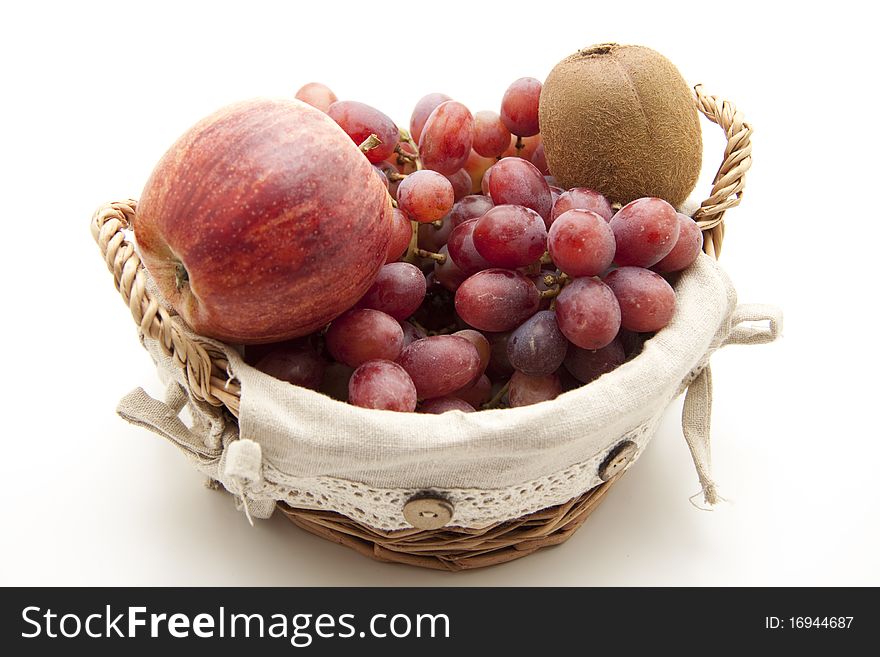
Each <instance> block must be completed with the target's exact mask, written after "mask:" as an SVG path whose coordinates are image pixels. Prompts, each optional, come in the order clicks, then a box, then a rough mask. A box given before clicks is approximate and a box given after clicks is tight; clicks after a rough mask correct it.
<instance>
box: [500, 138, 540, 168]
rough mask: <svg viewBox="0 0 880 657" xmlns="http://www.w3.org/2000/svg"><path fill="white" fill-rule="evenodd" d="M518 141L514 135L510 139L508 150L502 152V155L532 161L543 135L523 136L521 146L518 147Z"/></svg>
mask: <svg viewBox="0 0 880 657" xmlns="http://www.w3.org/2000/svg"><path fill="white" fill-rule="evenodd" d="M516 142H517V139H516V137H512V138H511V140H510V146H508V147H507V150H506V151H504V152H503V153H502V154H501V157H519V158H522V159H524V160H528V161H529V162H531V161H532V155H534V154H535V151H536V150H537V149H538V146H539V145H540V144H541V143H542V142H543V140H542V139H541V135H533V136H531V137H523V138H522V140H521V142H520V148H517V147H516Z"/></svg>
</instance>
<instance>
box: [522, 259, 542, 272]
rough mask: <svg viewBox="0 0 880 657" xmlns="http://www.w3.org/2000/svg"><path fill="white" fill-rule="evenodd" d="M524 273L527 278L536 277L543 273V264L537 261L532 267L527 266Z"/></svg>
mask: <svg viewBox="0 0 880 657" xmlns="http://www.w3.org/2000/svg"><path fill="white" fill-rule="evenodd" d="M524 273H525V275H526V276H535V275H536V274H540V273H541V263H540V262H539V261H537V260H535V262H533V263H532V264H530V265H526V267H525V269H524Z"/></svg>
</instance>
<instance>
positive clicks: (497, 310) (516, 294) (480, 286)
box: [455, 224, 613, 331]
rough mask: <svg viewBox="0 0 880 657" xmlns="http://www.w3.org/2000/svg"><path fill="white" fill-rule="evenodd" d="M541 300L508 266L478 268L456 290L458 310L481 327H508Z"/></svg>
mask: <svg viewBox="0 0 880 657" xmlns="http://www.w3.org/2000/svg"><path fill="white" fill-rule="evenodd" d="M462 225H466V224H462ZM609 292H610V290H609ZM612 298H613V295H612ZM540 303H541V295H540V294H539V293H538V288H536V287H535V284H534V283H532V281H530V280H529V279H528V278H526V277H525V276H523V275H522V274H520V273H519V272H515V271H510V270H507V269H487V270H485V271H481V272H477V273H476V274H474V275H473V276H471V277H470V278H468V279H467V280H466V281H465V282H464V283H462V284H461V285H459V287H458V290H456V291H455V310H456V312H458V315H459V316H460V317H461V318H462V319H463V320H464V321H466V322H467V323H468V324H470V325H471V326H473V327H474V328H477V329H479V330H481V331H508V330H510V329H512V328H514V327H515V326H518V325H519V324H521V323H522V322H523V321H525V320H526V318H528V317H531V316H532V315H534V314H535V312H536V311H537V310H538V306H539V305H540Z"/></svg>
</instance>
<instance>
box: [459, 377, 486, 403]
mask: <svg viewBox="0 0 880 657" xmlns="http://www.w3.org/2000/svg"><path fill="white" fill-rule="evenodd" d="M452 396H453V397H458V398H459V399H461V400H463V401H466V402H467V403H468V404H470V405H471V406H473V407H474V408H479V407H480V406H482V405H483V404H485V403H486V402H487V401H489V400H490V399H492V382H491V381H490V380H489V377H488V376H486V375H485V374H483V375H482V376H481V377H480V378H479V379H477V381H476V383H474V384H473V385H470V386H467V387H466V388H462V389H461V390H456V391H455V392H453V393H452Z"/></svg>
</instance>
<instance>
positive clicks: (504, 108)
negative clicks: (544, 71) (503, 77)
mask: <svg viewBox="0 0 880 657" xmlns="http://www.w3.org/2000/svg"><path fill="white" fill-rule="evenodd" d="M540 98H541V83H540V82H539V81H538V80H536V79H535V78H520V79H519V80H517V81H515V82H514V83H513V84H511V85H510V86H509V87H508V88H507V91H505V92H504V97H503V98H502V99H501V120H502V121H504V125H505V126H507V129H508V130H510V132H512V133H513V134H515V135H519V136H520V137H531V136H532V135H536V134H538V131H539V130H538V101H539V100H540Z"/></svg>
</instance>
